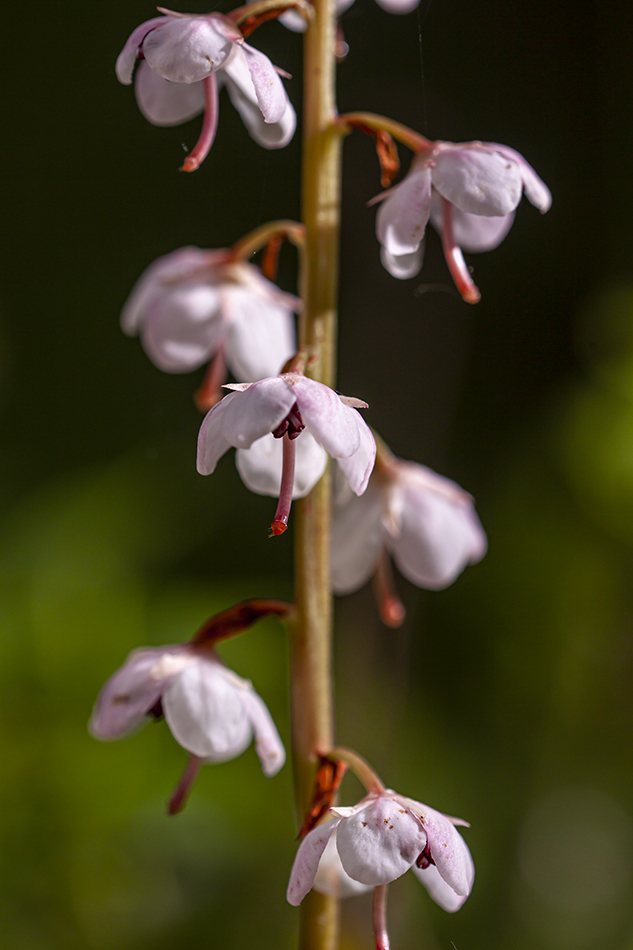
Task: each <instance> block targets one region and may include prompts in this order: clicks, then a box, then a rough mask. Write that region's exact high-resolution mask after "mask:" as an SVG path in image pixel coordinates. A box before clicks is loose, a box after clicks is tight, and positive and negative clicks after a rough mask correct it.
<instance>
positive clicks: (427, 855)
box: [415, 841, 435, 870]
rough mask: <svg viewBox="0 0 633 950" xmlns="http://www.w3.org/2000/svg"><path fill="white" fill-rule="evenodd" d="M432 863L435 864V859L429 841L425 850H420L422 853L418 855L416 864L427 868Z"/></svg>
mask: <svg viewBox="0 0 633 950" xmlns="http://www.w3.org/2000/svg"><path fill="white" fill-rule="evenodd" d="M432 864H435V861H434V860H433V857H432V855H431V849H430V848H429V843H428V841H427V843H426V844H425V846H424V851H420V854H419V855H418V857H417V860H416V862H415V866H416V867H417V868H422V870H424V869H425V868H428V867H430V866H431V865H432Z"/></svg>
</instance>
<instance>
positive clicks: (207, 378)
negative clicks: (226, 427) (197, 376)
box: [193, 345, 227, 412]
mask: <svg viewBox="0 0 633 950" xmlns="http://www.w3.org/2000/svg"><path fill="white" fill-rule="evenodd" d="M226 376H227V373H226V361H225V359H224V346H223V345H221V346H220V347H219V349H218V351H217V353H216V354H215V356H213V357H211V360H210V361H209V365H208V366H207V371H206V373H205V374H204V379H203V380H202V384H201V385H200V388H199V389H198V390H197V391H196V393H195V394H194V397H193V398H194V402H195V404H196V406H197V407H198V409H199V410H200V412H208V411H209V409H212V408H213V406H215V404H216V403H217V402H219V401H220V399H222V390H221V386H222V383H223V382H224V380H225V379H226Z"/></svg>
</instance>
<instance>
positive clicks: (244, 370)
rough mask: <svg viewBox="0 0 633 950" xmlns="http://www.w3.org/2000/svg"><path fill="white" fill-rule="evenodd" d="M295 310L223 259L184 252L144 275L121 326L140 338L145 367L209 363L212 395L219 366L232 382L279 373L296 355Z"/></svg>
mask: <svg viewBox="0 0 633 950" xmlns="http://www.w3.org/2000/svg"><path fill="white" fill-rule="evenodd" d="M300 305H301V303H300V301H299V300H298V298H296V297H293V296H291V295H290V294H285V293H283V292H282V291H280V290H279V288H278V287H276V286H275V284H272V283H271V282H270V281H268V280H266V278H265V277H263V276H262V274H261V272H260V271H259V270H258V268H256V267H255V266H254V265H253V264H247V263H244V262H242V261H240V262H236V261H234V260H232V259H231V257H230V253H229V252H228V251H224V250H218V251H203V250H200V249H199V248H197V247H183V248H180V249H179V250H177V251H173V252H172V253H171V254H167V255H165V257H161V258H159V259H158V260H157V261H154V263H153V264H151V265H150V266H149V267H148V268H147V270H146V271H145V273H144V274H143V275H142V276H141V278H140V279H139V281H138V283H137V284H136V286H135V287H134V289H133V291H132V293H131V294H130V297H129V298H128V301H127V303H126V304H125V307H124V308H123V313H122V314H121V324H122V327H123V330H124V331H125V332H126V333H127V334H129V335H136V334H138V335H139V336H140V338H141V342H142V343H143V347H144V348H145V351H146V353H147V355H148V356H149V358H150V359H151V361H152V362H153V363H154V364H155V365H156V366H158V368H159V369H162V370H164V371H165V372H167V373H186V372H189V371H191V370H195V369H197V368H198V367H199V366H202V365H203V364H204V363H207V362H208V361H209V360H213V366H212V374H213V375H214V388H215V389H216V390H217V388H218V386H220V385H221V384H222V383H223V382H224V379H225V374H224V363H225V362H226V365H227V366H228V368H229V369H230V371H231V372H232V373H233V375H234V376H235V377H237V378H238V379H245V380H249V381H254V380H257V379H261V378H262V377H264V376H270V375H271V374H272V373H278V372H279V371H280V369H281V368H282V367H283V365H284V364H285V363H286V362H287V360H288V359H289V358H290V357H291V356H292V354H293V353H294V352H295V350H296V345H295V333H294V320H293V317H292V310H298V309H299V307H300ZM207 388H208V387H207ZM211 395H213V394H211ZM207 408H208V405H207Z"/></svg>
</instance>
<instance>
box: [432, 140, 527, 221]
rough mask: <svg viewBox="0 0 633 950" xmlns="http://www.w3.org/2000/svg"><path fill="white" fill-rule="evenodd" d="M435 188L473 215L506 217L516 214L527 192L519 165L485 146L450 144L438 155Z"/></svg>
mask: <svg viewBox="0 0 633 950" xmlns="http://www.w3.org/2000/svg"><path fill="white" fill-rule="evenodd" d="M434 162H435V167H434V168H433V185H434V187H435V188H436V189H437V190H438V191H439V193H440V194H441V195H442V196H443V197H444V198H446V199H447V200H448V201H450V202H451V203H452V204H454V205H455V207H457V208H460V209H461V210H462V211H467V212H469V213H470V214H483V215H488V216H492V217H502V216H504V215H506V214H510V212H511V211H514V209H515V208H516V206H517V205H518V203H519V201H520V200H521V193H522V191H523V180H522V178H521V171H520V169H519V166H518V164H517V163H516V162H515V161H513V160H511V159H508V158H506V157H504V156H503V155H501V154H500V153H499V152H497V151H494V150H493V149H490V148H487V147H485V146H481V145H477V144H475V145H473V146H468V145H466V146H464V145H446V146H443V147H441V148H440V149H439V150H438V152H437V154H436V155H434Z"/></svg>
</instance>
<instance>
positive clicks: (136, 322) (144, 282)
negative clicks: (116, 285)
mask: <svg viewBox="0 0 633 950" xmlns="http://www.w3.org/2000/svg"><path fill="white" fill-rule="evenodd" d="M208 257H209V252H208V251H202V250H200V248H198V247H181V248H178V250H177V251H172V252H171V254H165V255H164V257H159V258H158V260H156V261H154V262H153V263H152V264H150V266H149V267H148V268H147V269H146V270H145V271H144V272H143V273H142V274H141V276H140V277H139V279H138V280H137V282H136V284H135V285H134V287H133V289H132V293H131V294H130V296H129V297H128V299H127V301H126V303H125V306H124V307H123V311H122V313H121V328H122V329H123V332H124V333H127V334H128V336H134V335H135V334H137V333H138V332H139V330H140V328H141V326H142V324H143V321H144V320H145V318H146V316H147V314H148V313H150V312H151V308H152V305H153V303H154V301H155V299H156V297H157V295H158V296H160V295H161V294H163V293H164V292H165V289H166V288H169V286H170V285H172V286H173V284H174V283H175V282H176V281H178V280H185V279H186V278H187V276H188V275H190V274H191V273H192V271H195V270H196V269H197V268H199V267H201V266H202V265H203V263H204V261H205V260H207V259H208Z"/></svg>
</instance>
